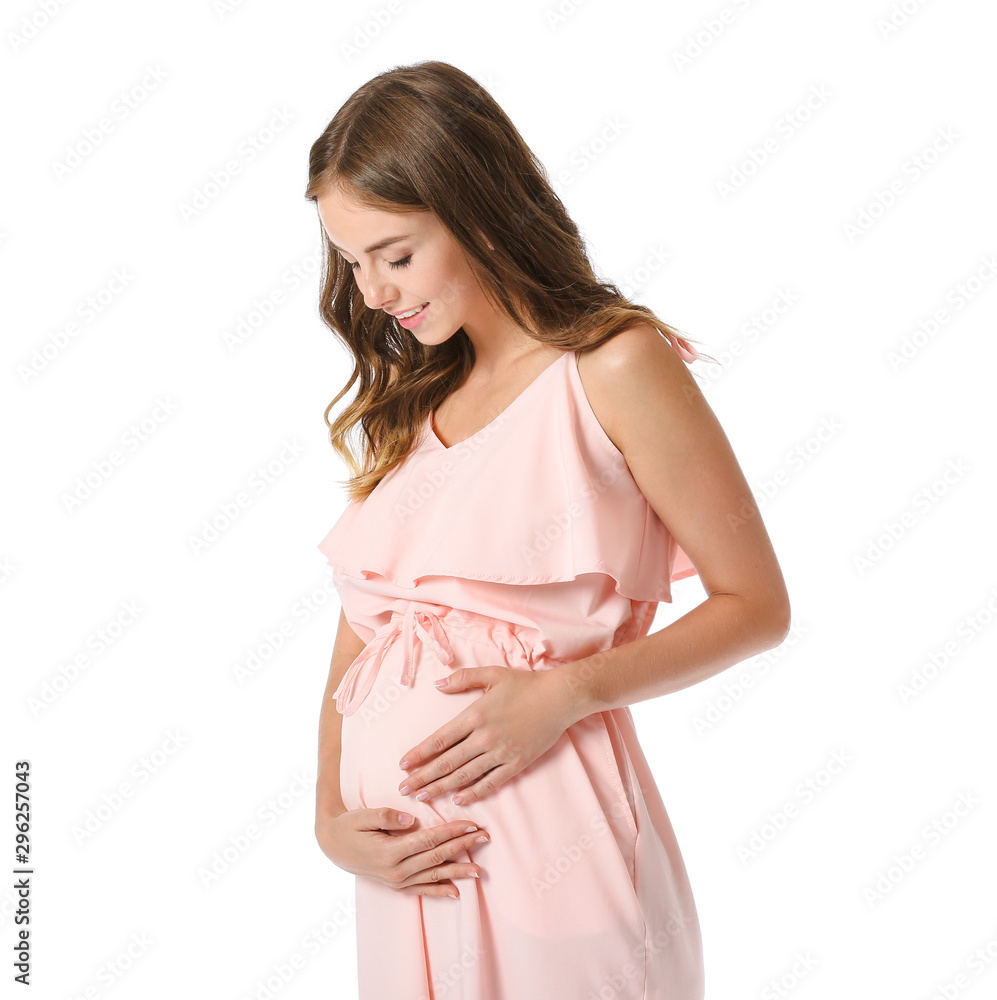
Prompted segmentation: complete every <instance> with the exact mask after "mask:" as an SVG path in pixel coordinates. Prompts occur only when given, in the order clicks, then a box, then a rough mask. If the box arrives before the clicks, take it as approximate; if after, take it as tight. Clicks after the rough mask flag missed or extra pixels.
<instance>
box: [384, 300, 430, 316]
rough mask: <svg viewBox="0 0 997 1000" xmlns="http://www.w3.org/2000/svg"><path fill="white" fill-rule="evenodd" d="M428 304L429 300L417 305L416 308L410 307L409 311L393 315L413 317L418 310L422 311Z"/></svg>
mask: <svg viewBox="0 0 997 1000" xmlns="http://www.w3.org/2000/svg"><path fill="white" fill-rule="evenodd" d="M428 305H429V303H428V302H423V304H422V305H421V306H416V308H415V309H409V310H408V312H400V313H392V315H393V316H394V317H395V319H411V318H412V317H413V316H414V315H415V314H416V313H417V312H422V310H423V309H425V308H426V306H428Z"/></svg>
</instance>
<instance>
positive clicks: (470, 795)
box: [451, 764, 519, 806]
mask: <svg viewBox="0 0 997 1000" xmlns="http://www.w3.org/2000/svg"><path fill="white" fill-rule="evenodd" d="M518 773H519V772H518V771H517V770H516V769H515V768H513V767H510V766H509V765H508V764H499V765H498V767H493V768H492V769H491V770H490V771H487V772H485V773H484V774H483V775H482V777H481V778H480V780H478V781H476V782H475V783H474V784H472V785H468V786H467V787H466V788H461V789H459V790H458V792H457V794H456V795H454V797H453V799H452V800H451V801H452V802H453V804H454V805H455V806H466V805H469V804H470V803H471V802H480V801H481V800H482V799H484V798H487V797H488V796H489V795H493V794H494V793H495V792H496V791H497V790H498V788H499V786H500V785H503V784H505V782H507V781H508V780H509V779H510V778H513V777H515V776H516V775H517V774H518Z"/></svg>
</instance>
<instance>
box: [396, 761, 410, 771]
mask: <svg viewBox="0 0 997 1000" xmlns="http://www.w3.org/2000/svg"><path fill="white" fill-rule="evenodd" d="M398 766H399V767H400V768H401V769H402V770H403V771H407V770H408V769H409V768H410V767H411V766H412V762H411V761H409V760H403V761H402V762H401V764H399V765H398Z"/></svg>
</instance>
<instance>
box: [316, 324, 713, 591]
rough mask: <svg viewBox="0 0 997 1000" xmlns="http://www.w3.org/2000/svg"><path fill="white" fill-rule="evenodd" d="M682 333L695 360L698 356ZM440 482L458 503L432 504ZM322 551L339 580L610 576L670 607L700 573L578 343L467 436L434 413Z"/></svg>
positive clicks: (407, 582)
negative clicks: (654, 501)
mask: <svg viewBox="0 0 997 1000" xmlns="http://www.w3.org/2000/svg"><path fill="white" fill-rule="evenodd" d="M673 340H674V342H673V344H672V346H673V347H674V348H675V350H676V352H677V353H678V354H679V355H680V356H681V357H682V358H683V360H685V361H687V362H689V361H692V360H694V359H695V358H696V357H697V356H698V352H697V351H696V349H695V348H694V347H693V346H692V345H691V344H689V343H688V342H687V341H685V340H684V339H682V338H680V337H675V338H673ZM510 469H516V470H517V471H516V474H515V475H510V474H509V470H510ZM440 490H446V492H447V495H448V496H449V497H455V498H457V500H456V501H455V502H454V501H450V502H447V503H438V502H433V497H434V495H435V494H436V493H438V492H439V491H440ZM318 548H319V550H320V551H321V552H322V553H323V555H325V557H326V559H327V560H328V562H329V564H330V565H331V566H332V567H333V569H334V570H335V572H336V574H337V575H342V576H346V577H354V578H362V579H367V578H369V577H372V576H375V575H376V576H381V577H384V578H385V579H388V580H390V581H392V582H393V583H394V584H396V585H397V586H399V587H403V588H413V589H414V588H415V587H416V586H417V585H418V583H419V581H421V580H423V579H424V578H426V577H430V576H446V577H459V578H463V579H468V580H482V581H489V582H494V583H507V584H523V585H533V584H543V583H556V582H566V581H570V580H574V579H576V578H577V577H579V576H581V575H583V574H586V573H601V574H605V575H606V576H609V577H610V578H611V579H612V580H613V581H614V584H615V589H616V591H617V593H619V594H621V595H622V596H624V597H627V598H630V599H632V600H635V601H651V602H657V601H666V602H670V601H671V599H672V598H671V583H672V582H673V581H675V580H681V579H684V578H686V577H688V576H693V575H695V573H696V568H695V566H694V565H693V564H692V561H691V560H690V559H689V557H688V555H686V553H685V552H684V551H683V550H682V549H681V547H680V546H679V545H678V543H677V542H676V541H675V539H674V537H673V536H672V535H671V533H670V532H669V530H668V528H667V527H666V526H665V525H664V523H663V522H662V521H661V519H660V518H659V517H658V515H657V514H656V512H655V511H654V509H653V508H652V507H651V505H650V504H649V503H648V501H647V500H646V498H645V497H644V495H643V494H642V493H641V491H640V489H639V487H638V486H637V483H636V482H635V480H634V478H633V476H632V475H631V473H630V470H629V468H628V467H627V464H626V461H625V459H624V457H623V455H622V454H621V453H620V451H619V449H617V448H616V446H615V445H614V444H613V442H612V441H611V440H610V438H609V437H608V436H607V435H606V433H605V431H604V430H603V429H602V426H601V425H600V424H599V421H598V420H597V418H596V416H595V413H594V412H593V411H592V408H591V406H590V405H589V402H588V398H587V396H586V395H585V390H584V387H583V385H582V382H581V379H580V377H579V374H578V364H577V355H576V353H575V352H573V351H570V352H567V353H566V354H564V355H562V356H561V357H560V358H558V359H557V360H556V361H554V362H553V363H552V364H551V365H549V366H548V367H547V368H546V369H544V371H543V372H541V373H540V375H539V376H538V377H537V378H536V379H535V380H534V382H533V383H531V384H530V385H529V386H528V387H527V388H526V389H525V390H524V391H523V392H522V393H521V394H520V395H519V396H518V397H517V398H516V399H515V400H514V401H513V402H512V403H511V404H510V405H509V406H508V407H507V408H506V409H505V410H504V411H503V412H502V413H501V414H500V415H499V416H498V417H496V418H495V420H493V421H492V422H491V423H490V424H488V426H487V427H485V428H484V429H483V430H482V431H480V432H479V433H478V434H476V435H475V436H474V437H472V438H469V439H468V440H466V441H463V442H459V443H457V444H455V445H453V446H451V447H449V448H447V447H445V446H444V445H443V443H442V442H441V441H440V440H439V438H438V437H437V436H436V433H435V431H434V430H433V428H432V424H431V420H430V419H427V420H426V422H425V424H424V426H423V430H422V433H421V435H420V437H419V439H418V440H417V442H416V444H415V446H414V449H413V453H412V454H410V455H409V456H408V458H407V459H406V460H405V461H404V462H403V463H402V464H401V465H399V466H397V467H396V468H395V469H393V470H392V471H391V472H390V473H389V474H388V475H387V476H385V477H384V479H382V480H381V482H380V483H378V485H377V487H376V489H375V490H374V491H373V492H372V493H371V494H370V495H369V496H368V497H367V498H366V499H364V500H356V501H353V502H351V503H350V504H348V505H347V507H346V509H345V510H344V512H343V514H342V515H341V517H340V518H339V520H338V521H337V522H336V524H335V525H334V526H333V528H332V530H331V531H330V532H329V533H328V534H327V535H326V536H325V538H324V539H323V540H322V541H321V542H320V543H319V546H318Z"/></svg>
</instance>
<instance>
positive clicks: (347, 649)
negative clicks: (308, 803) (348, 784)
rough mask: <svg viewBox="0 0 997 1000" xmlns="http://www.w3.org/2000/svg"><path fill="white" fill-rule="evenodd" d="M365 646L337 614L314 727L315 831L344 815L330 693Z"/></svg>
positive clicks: (338, 718)
mask: <svg viewBox="0 0 997 1000" xmlns="http://www.w3.org/2000/svg"><path fill="white" fill-rule="evenodd" d="M364 646H365V643H364V641H363V640H362V639H361V638H360V637H359V636H358V635H357V634H356V632H354V631H353V629H352V627H351V626H350V623H349V622H348V621H347V620H346V614H345V613H344V612H343V611H340V612H339V631H338V632H337V633H336V642H335V644H334V645H333V648H332V663H331V664H330V666H329V679H328V681H326V685H325V695H324V696H323V698H322V711H321V714H320V716H319V725H318V772H317V776H316V782H315V829H316V833H318V832H319V827H320V825H321V824H323V822H324V821H325V820H327V819H334V818H335V817H336V816H339V815H340V814H341V813H344V812H346V806H345V805H344V804H343V797H342V791H341V789H340V787H339V763H340V757H341V754H342V739H343V717H342V715H340V714H339V712H338V710H337V709H336V699H335V698H333V694H334V693H335V691H336V688H338V687H339V684H340V681H342V679H343V675H344V674H345V673H346V670H347V668H348V667H349V665H350V664H351V663H352V662H353V661H354V660H355V659H356V658H357V657H358V656H359V655H360V654H361V653H362V652H363V650H364Z"/></svg>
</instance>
